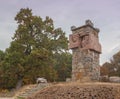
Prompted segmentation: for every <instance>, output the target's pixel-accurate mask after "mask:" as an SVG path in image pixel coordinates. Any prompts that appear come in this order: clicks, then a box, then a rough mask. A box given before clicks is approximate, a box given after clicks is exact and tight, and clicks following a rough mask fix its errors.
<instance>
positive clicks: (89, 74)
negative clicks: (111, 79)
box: [69, 20, 101, 81]
mask: <svg viewBox="0 0 120 99" xmlns="http://www.w3.org/2000/svg"><path fill="white" fill-rule="evenodd" d="M72 32H73V34H71V35H70V37H69V43H70V44H69V48H70V49H72V52H73V58H72V80H73V81H77V80H80V81H81V80H82V79H84V78H85V79H86V78H87V79H88V80H99V76H100V67H99V54H100V53H101V45H100V43H99V38H98V31H97V30H96V28H94V27H93V23H92V22H91V21H90V20H88V21H86V25H84V26H82V27H78V28H75V29H73V30H72Z"/></svg>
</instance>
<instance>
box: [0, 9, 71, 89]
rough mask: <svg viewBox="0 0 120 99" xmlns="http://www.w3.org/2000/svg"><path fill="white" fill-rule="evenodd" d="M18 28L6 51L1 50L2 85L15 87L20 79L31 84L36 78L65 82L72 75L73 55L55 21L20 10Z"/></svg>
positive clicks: (0, 75) (17, 18)
mask: <svg viewBox="0 0 120 99" xmlns="http://www.w3.org/2000/svg"><path fill="white" fill-rule="evenodd" d="M15 21H16V22H17V24H18V26H17V30H16V31H15V33H14V36H13V38H12V42H11V43H10V46H9V48H7V49H6V50H5V52H3V51H1V50H0V88H8V89H11V88H15V87H16V85H17V84H18V83H19V81H22V83H23V84H32V83H35V82H36V78H38V77H45V78H46V79H47V80H48V81H65V79H66V78H67V77H70V76H71V67H72V66H71V64H72V63H71V60H72V55H71V53H69V52H68V39H67V37H66V36H65V32H63V30H62V29H61V28H55V27H54V23H53V20H52V19H51V18H50V17H48V16H47V17H46V18H45V19H44V20H43V19H42V18H41V17H40V16H35V15H33V14H32V10H31V9H29V8H26V9H20V11H19V12H18V13H17V15H16V17H15Z"/></svg>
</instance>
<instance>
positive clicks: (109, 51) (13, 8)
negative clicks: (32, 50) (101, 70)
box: [0, 0, 120, 64]
mask: <svg viewBox="0 0 120 99" xmlns="http://www.w3.org/2000/svg"><path fill="white" fill-rule="evenodd" d="M27 7H28V8H30V9H32V12H33V14H34V15H38V16H41V17H42V18H45V16H50V17H51V18H52V19H53V20H54V24H55V26H56V27H61V28H62V29H63V30H64V31H65V32H66V35H67V36H68V35H69V34H71V31H70V27H71V26H73V25H75V26H76V27H79V26H81V25H84V24H85V20H86V19H90V20H91V21H92V22H93V23H94V25H95V27H97V28H99V29H100V33H99V38H100V43H101V44H102V54H101V58H100V63H101V64H102V63H104V62H105V61H107V60H109V59H110V57H111V56H112V55H113V54H114V53H115V52H117V51H118V50H120V0H0V50H5V49H6V48H8V47H9V45H10V42H11V37H12V36H13V34H14V33H15V30H16V29H17V24H16V22H15V20H14V17H15V16H16V14H17V12H19V10H20V9H21V8H27Z"/></svg>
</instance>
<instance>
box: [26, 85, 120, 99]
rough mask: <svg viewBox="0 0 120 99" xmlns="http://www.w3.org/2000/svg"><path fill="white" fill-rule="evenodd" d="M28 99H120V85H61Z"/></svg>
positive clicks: (46, 89)
mask: <svg viewBox="0 0 120 99" xmlns="http://www.w3.org/2000/svg"><path fill="white" fill-rule="evenodd" d="M27 99H120V84H114V83H61V84H56V85H52V86H50V87H47V88H44V89H43V90H41V91H39V92H37V93H35V94H34V95H32V96H30V97H28V98H27Z"/></svg>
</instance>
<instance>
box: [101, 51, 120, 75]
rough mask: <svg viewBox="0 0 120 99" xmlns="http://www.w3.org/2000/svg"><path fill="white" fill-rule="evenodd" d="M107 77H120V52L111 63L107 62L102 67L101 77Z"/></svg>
mask: <svg viewBox="0 0 120 99" xmlns="http://www.w3.org/2000/svg"><path fill="white" fill-rule="evenodd" d="M105 75H107V76H108V77H110V76H118V77H120V51H119V52H117V53H116V54H114V55H113V57H112V59H111V60H110V62H105V63H104V64H103V65H102V66H101V76H105Z"/></svg>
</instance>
